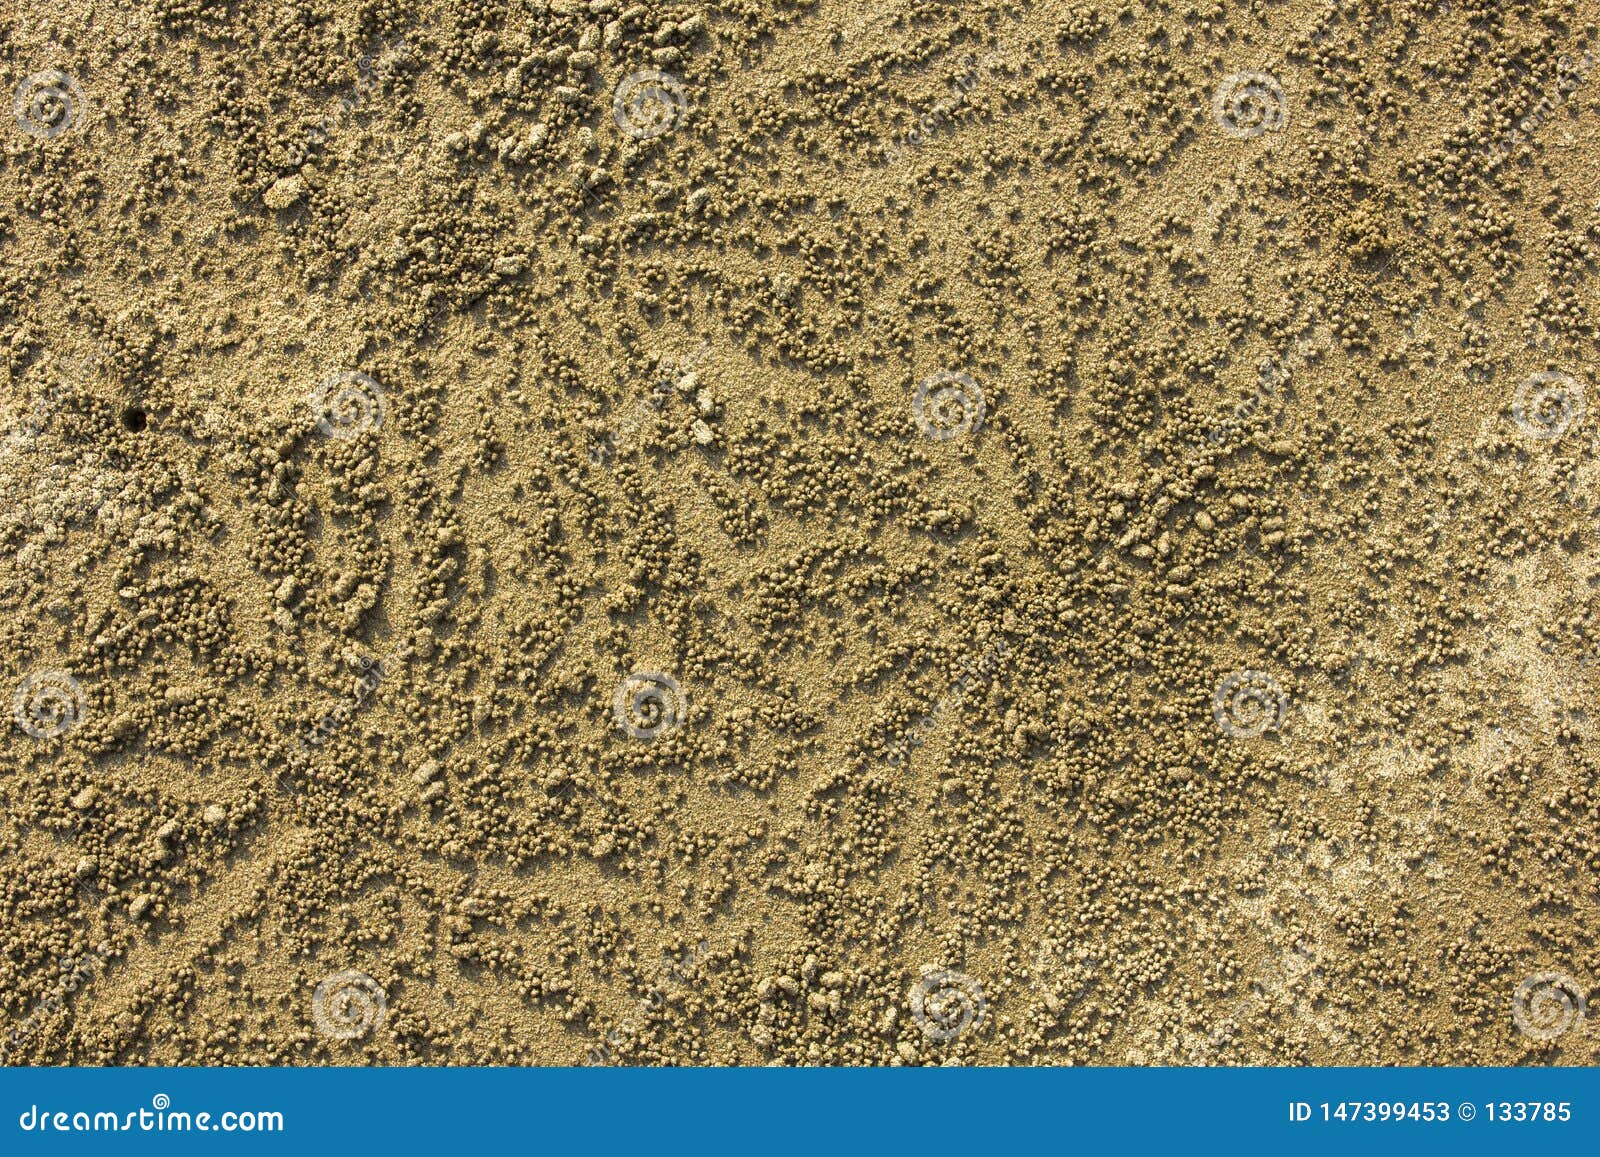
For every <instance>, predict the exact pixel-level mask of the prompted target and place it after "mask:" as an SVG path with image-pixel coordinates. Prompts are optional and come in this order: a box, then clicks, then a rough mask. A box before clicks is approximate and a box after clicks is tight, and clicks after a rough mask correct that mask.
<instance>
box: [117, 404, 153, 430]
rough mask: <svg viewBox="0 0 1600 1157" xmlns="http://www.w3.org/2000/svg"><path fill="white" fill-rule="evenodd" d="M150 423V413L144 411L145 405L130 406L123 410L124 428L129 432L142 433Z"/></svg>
mask: <svg viewBox="0 0 1600 1157" xmlns="http://www.w3.org/2000/svg"><path fill="white" fill-rule="evenodd" d="M149 424H150V415H149V414H146V413H145V412H144V409H143V407H140V406H129V407H128V408H127V409H126V410H124V411H122V428H123V429H124V430H127V431H128V432H129V433H132V434H142V433H143V432H144V428H145V427H146V426H148V425H149Z"/></svg>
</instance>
